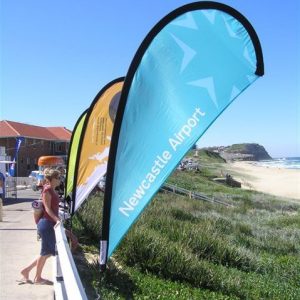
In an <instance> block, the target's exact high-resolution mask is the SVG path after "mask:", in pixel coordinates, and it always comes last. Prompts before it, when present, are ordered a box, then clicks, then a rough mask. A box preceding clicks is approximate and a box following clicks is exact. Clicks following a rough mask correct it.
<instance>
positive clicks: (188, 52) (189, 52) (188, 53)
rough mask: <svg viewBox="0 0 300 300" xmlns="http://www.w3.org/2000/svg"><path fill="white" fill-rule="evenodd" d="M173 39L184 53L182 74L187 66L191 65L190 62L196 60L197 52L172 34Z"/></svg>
mask: <svg viewBox="0 0 300 300" xmlns="http://www.w3.org/2000/svg"><path fill="white" fill-rule="evenodd" d="M171 36H172V38H173V39H174V40H175V42H176V43H177V45H178V46H179V47H180V48H181V49H182V51H183V59H182V63H181V68H180V72H182V71H183V70H184V69H185V68H186V66H187V65H188V64H189V63H190V61H191V60H192V59H193V58H194V56H195V55H196V53H197V52H196V51H195V50H193V49H192V48H190V47H189V46H188V45H187V44H185V43H184V42H183V41H181V40H180V39H178V38H177V37H176V36H175V35H173V34H171Z"/></svg>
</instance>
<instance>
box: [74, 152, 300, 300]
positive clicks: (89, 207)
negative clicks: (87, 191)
mask: <svg viewBox="0 0 300 300" xmlns="http://www.w3.org/2000/svg"><path fill="white" fill-rule="evenodd" d="M213 159H214V158H213ZM201 165H202V169H201V172H200V174H199V173H194V172H174V173H173V175H172V176H171V177H170V178H169V179H168V182H169V183H172V184H176V185H178V186H180V187H184V188H187V189H190V190H192V191H198V192H201V193H205V194H207V195H208V196H210V197H215V198H216V199H220V200H222V201H223V202H227V203H229V204H231V206H230V207H227V206H224V205H220V204H213V203H208V202H203V201H201V200H193V199H189V198H188V197H183V196H177V195H174V194H163V193H158V194H157V195H156V196H155V198H154V199H153V200H152V202H151V204H150V205H149V206H148V207H147V209H146V210H145V211H144V212H143V213H142V214H141V216H140V218H139V219H138V221H137V222H136V224H134V225H133V226H132V228H131V229H130V230H129V232H128V234H127V235H126V236H125V238H124V240H123V241H122V242H121V243H120V245H119V247H118V249H117V251H116V252H115V253H114V255H113V261H110V263H109V269H108V270H107V271H106V272H105V273H100V272H99V271H98V266H97V264H91V263H88V262H87V261H86V262H84V263H83V262H82V261H81V262H80V268H79V269H80V270H79V271H80V274H81V277H82V278H83V281H84V284H85V287H86V289H87V290H88V291H89V293H90V295H93V296H91V298H95V295H97V294H100V295H102V297H103V299H300V285H299V282H300V230H299V228H300V207H299V206H298V205H296V204H294V203H290V202H289V200H288V199H280V198H276V197H272V196H269V195H265V194H261V193H257V192H251V191H246V190H241V189H236V188H230V187H227V186H224V185H221V184H217V183H215V182H213V181H212V180H211V179H212V178H213V177H214V176H219V174H218V172H220V170H221V169H224V168H226V165H220V162H219V161H211V162H210V163H209V160H206V161H205V162H203V161H202V162H201ZM102 201H103V198H102V196H101V195H100V194H98V195H96V196H93V197H91V198H90V199H89V200H88V201H86V204H85V205H84V206H83V207H82V209H80V211H79V212H78V213H77V214H76V216H75V217H74V218H73V228H74V229H75V230H76V233H77V235H78V236H79V240H80V243H81V244H82V245H83V247H82V251H83V253H85V254H88V253H93V254H95V256H97V255H96V254H97V253H98V244H99V235H100V228H101V222H100V221H101V213H102V209H101V207H102Z"/></svg>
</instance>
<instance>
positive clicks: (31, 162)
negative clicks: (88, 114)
mask: <svg viewBox="0 0 300 300" xmlns="http://www.w3.org/2000/svg"><path fill="white" fill-rule="evenodd" d="M71 135H72V132H71V131H70V130H68V129H66V128H65V127H42V126H35V125H29V124H24V123H19V122H13V121H7V120H3V121H0V147H1V146H2V147H5V152H6V155H7V156H10V157H11V159H13V158H14V156H15V148H16V138H18V137H24V141H23V142H22V143H21V146H20V149H19V152H18V156H17V158H16V161H17V164H16V176H19V177H24V176H28V175H29V173H30V172H31V171H32V170H35V169H38V165H37V162H38V159H39V157H40V156H43V155H67V153H68V150H69V144H70V139H71Z"/></svg>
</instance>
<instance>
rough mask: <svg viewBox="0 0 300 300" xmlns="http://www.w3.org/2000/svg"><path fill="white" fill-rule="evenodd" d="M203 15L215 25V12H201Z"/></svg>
mask: <svg viewBox="0 0 300 300" xmlns="http://www.w3.org/2000/svg"><path fill="white" fill-rule="evenodd" d="M201 12H202V14H203V15H204V16H205V17H206V18H207V20H208V21H209V22H210V23H211V24H214V23H215V18H216V11H215V10H213V9H212V10H201Z"/></svg>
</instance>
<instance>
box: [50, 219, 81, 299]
mask: <svg viewBox="0 0 300 300" xmlns="http://www.w3.org/2000/svg"><path fill="white" fill-rule="evenodd" d="M54 230H55V237H56V248H57V255H56V256H55V263H54V289H55V298H56V299H63V300H67V299H68V300H81V299H82V300H87V296H86V293H85V291H84V288H83V285H82V283H81V280H80V277H79V275H78V271H77V268H76V265H75V263H74V260H73V256H72V253H71V250H70V247H69V245H68V240H67V237H66V234H65V228H64V226H63V224H59V225H58V226H56V227H55V229H54Z"/></svg>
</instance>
